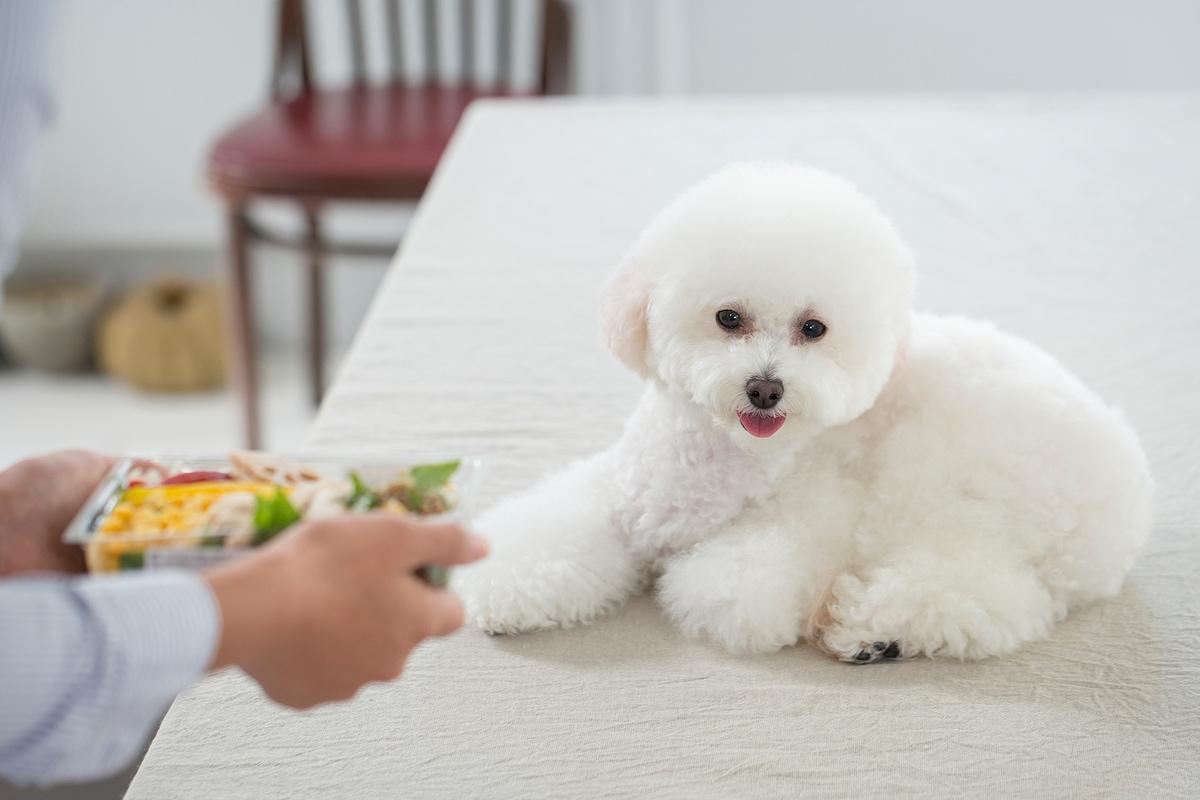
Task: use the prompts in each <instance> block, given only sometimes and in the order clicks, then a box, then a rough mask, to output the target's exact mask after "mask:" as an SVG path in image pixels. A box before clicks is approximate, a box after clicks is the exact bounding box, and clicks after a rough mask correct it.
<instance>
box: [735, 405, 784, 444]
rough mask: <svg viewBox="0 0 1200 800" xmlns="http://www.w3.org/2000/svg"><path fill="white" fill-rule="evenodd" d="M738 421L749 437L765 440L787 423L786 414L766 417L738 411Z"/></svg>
mask: <svg viewBox="0 0 1200 800" xmlns="http://www.w3.org/2000/svg"><path fill="white" fill-rule="evenodd" d="M738 421H739V422H741V423H742V427H743V428H745V429H746V432H747V433H749V434H750V435H751V436H757V437H758V438H759V439H766V438H767V437H768V436H774V435H775V433H776V431H778V430H779V429H780V428H782V427H783V423H785V422H787V414H777V415H775V416H767V415H766V414H754V413H752V412H750V411H739V412H738Z"/></svg>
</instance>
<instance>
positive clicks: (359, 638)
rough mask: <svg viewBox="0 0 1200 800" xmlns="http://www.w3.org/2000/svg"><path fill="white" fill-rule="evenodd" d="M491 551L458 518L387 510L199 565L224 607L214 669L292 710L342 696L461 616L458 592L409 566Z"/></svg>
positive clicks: (396, 670)
mask: <svg viewBox="0 0 1200 800" xmlns="http://www.w3.org/2000/svg"><path fill="white" fill-rule="evenodd" d="M486 553H487V543H486V542H484V541H483V540H482V539H480V538H478V537H476V536H473V535H471V534H468V533H467V532H465V531H464V530H462V529H461V528H458V527H456V526H451V525H424V524H420V523H415V522H410V521H408V520H406V519H404V518H398V517H394V516H390V515H384V514H370V515H363V516H346V517H336V518H332V519H324V520H319V521H315V522H311V523H302V524H300V525H298V526H297V527H296V529H295V530H293V531H291V532H289V533H288V534H287V535H285V536H281V537H280V538H279V539H278V540H276V541H275V542H274V543H272V544H271V545H269V546H267V547H265V548H263V549H262V550H261V551H259V552H257V553H255V554H253V555H251V556H248V557H246V558H244V559H242V560H239V561H236V562H233V563H231V564H228V565H225V566H222V567H219V568H217V569H214V570H211V571H210V572H208V573H206V575H205V578H206V579H207V580H208V582H209V585H210V586H211V587H212V590H213V593H214V594H215V595H216V598H217V602H218V604H219V605H220V607H221V616H222V631H221V641H220V644H219V646H218V649H217V655H216V657H215V658H214V660H213V663H212V665H211V668H212V669H219V668H221V667H225V666H231V665H237V666H240V667H241V668H242V669H243V670H244V671H245V672H246V673H247V674H248V675H250V677H252V678H254V679H255V680H256V681H258V683H259V684H260V685H261V686H262V687H263V689H264V690H265V691H266V693H267V695H268V696H269V697H271V698H272V699H273V700H276V701H277V702H279V703H283V704H284V705H288V706H292V707H293V708H309V707H311V706H314V705H317V704H318V703H325V702H330V701H335V700H348V699H350V698H351V697H353V696H354V694H355V693H356V692H357V691H358V690H359V689H360V688H362V686H363V685H365V684H367V683H370V682H373V681H389V680H393V679H395V678H397V677H399V675H400V672H401V670H402V669H403V668H404V664H405V661H406V660H407V658H408V655H409V653H410V652H411V651H412V649H413V648H414V647H416V646H417V645H418V644H419V643H420V642H421V641H422V640H423V639H425V638H427V637H430V636H445V635H447V634H449V633H452V632H454V631H455V630H457V629H458V628H459V627H460V626H461V625H462V619H463V611H462V605H461V604H460V603H459V601H458V598H456V597H455V596H454V595H452V594H450V593H449V592H446V591H444V590H441V589H434V588H432V587H430V586H428V585H427V584H426V583H425V582H424V581H422V580H421V579H420V578H418V577H416V576H415V575H414V574H413V570H415V569H417V568H418V567H421V566H424V565H426V564H439V565H444V566H450V565H454V564H468V563H470V562H472V561H476V560H478V559H480V558H482V557H483V556H484V555H486Z"/></svg>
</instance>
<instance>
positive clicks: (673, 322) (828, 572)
mask: <svg viewBox="0 0 1200 800" xmlns="http://www.w3.org/2000/svg"><path fill="white" fill-rule="evenodd" d="M913 281H914V272H913V260H912V257H911V255H910V254H909V251H908V249H907V248H906V247H905V245H904V243H903V242H902V241H901V239H900V238H899V236H898V235H897V233H896V231H895V229H894V228H893V226H892V225H891V223H890V222H889V221H888V219H887V218H886V217H884V215H883V214H882V213H881V212H880V210H879V209H878V208H877V207H876V206H875V204H874V203H872V202H871V201H870V200H868V199H867V198H866V197H864V196H863V195H862V194H861V193H859V192H858V191H857V190H856V189H855V188H854V187H853V186H851V185H850V184H849V183H848V182H846V181H845V180H842V179H840V178H838V177H835V176H832V175H829V174H826V173H823V172H820V171H817V170H813V169H808V168H803V167H798V166H791V165H784V164H743V165H735V166H732V167H730V168H728V169H725V170H723V171H722V172H719V173H718V174H716V175H714V176H713V177H711V178H709V179H708V180H705V181H703V182H701V183H700V184H698V185H697V186H695V187H693V188H692V189H690V190H689V191H687V192H686V193H685V194H683V195H682V196H681V197H679V198H678V199H677V200H676V201H675V202H673V203H672V204H671V205H670V206H669V207H668V208H667V209H666V210H664V211H663V212H662V213H661V214H660V215H659V216H658V218H657V219H655V220H654V221H653V223H652V224H651V225H650V227H649V228H648V229H647V230H646V231H645V233H644V234H643V235H642V236H641V238H640V239H639V241H638V242H637V243H636V244H635V246H634V248H633V250H632V252H631V253H630V254H629V255H628V257H627V258H626V259H625V261H624V262H623V263H622V265H621V266H620V268H619V270H618V271H617V274H616V276H615V277H614V278H613V279H612V281H611V283H610V285H609V287H608V289H607V292H606V296H605V298H604V306H603V328H604V333H605V336H606V339H607V341H608V345H609V347H610V348H611V349H612V351H613V352H614V353H615V354H616V355H617V356H618V357H619V358H620V359H621V360H622V361H623V362H624V363H625V364H627V365H628V366H629V367H630V368H632V369H634V370H636V371H637V372H638V373H639V374H641V375H642V376H644V377H645V379H646V389H645V394H644V395H643V397H642V399H641V402H640V404H639V405H638V407H637V410H636V411H635V412H634V413H633V416H632V417H631V418H630V419H629V421H628V424H627V425H626V428H625V433H624V435H623V436H622V437H621V438H620V439H619V440H618V441H617V442H616V443H615V444H614V445H612V446H611V447H610V448H609V449H607V450H605V451H604V452H602V453H599V454H598V455H596V456H594V457H592V458H590V459H587V460H586V461H582V462H579V463H576V464H574V465H573V466H571V467H570V468H568V469H566V470H565V471H563V472H562V473H560V474H556V475H554V476H552V477H550V478H549V479H547V480H546V481H544V482H543V483H542V484H541V485H539V486H537V487H535V488H534V489H532V490H531V491H529V492H527V493H525V494H522V495H518V496H516V497H513V498H510V499H508V500H506V501H504V502H502V503H500V504H499V505H498V506H497V507H495V508H494V509H492V510H491V511H490V512H488V513H487V514H485V515H484V516H483V518H481V519H480V520H479V522H478V527H479V529H480V530H481V531H482V532H483V533H484V534H486V535H488V536H489V537H490V538H491V541H492V546H493V555H492V557H491V558H490V559H488V560H487V561H486V562H484V563H482V564H480V565H478V566H476V567H472V568H468V569H465V570H463V571H462V572H461V573H460V574H459V576H458V578H457V587H458V589H459V590H460V592H461V594H462V596H463V598H464V601H465V604H466V608H467V617H468V619H469V620H471V621H474V622H475V623H477V624H478V625H479V626H481V627H482V628H483V629H484V630H486V631H488V632H491V633H518V632H522V631H532V630H537V629H540V628H549V627H555V626H561V627H566V626H570V625H574V624H577V623H583V622H587V621H589V620H592V619H593V618H595V617H596V616H597V615H600V614H603V613H605V612H607V611H609V610H611V609H613V608H614V607H616V606H617V605H618V604H620V603H621V602H622V601H623V600H625V598H627V597H628V596H629V595H630V594H631V593H634V592H638V591H640V590H642V589H643V588H645V587H647V586H648V585H649V584H651V583H655V584H656V587H657V593H658V597H659V599H660V601H661V603H662V605H663V607H664V608H665V609H666V611H667V613H668V614H669V615H670V616H671V617H672V618H673V619H674V620H675V621H676V622H677V623H678V625H679V626H680V627H681V628H682V629H683V630H684V631H685V632H686V633H688V634H690V635H696V636H704V637H707V638H709V639H711V640H713V641H714V642H716V643H718V644H720V645H721V646H723V647H725V648H727V649H728V650H730V651H733V652H750V653H761V652H767V651H772V650H776V649H778V648H781V647H786V646H789V645H793V644H795V643H796V642H798V641H800V640H801V639H807V640H808V641H810V642H811V643H812V644H814V645H816V646H817V647H820V648H821V649H823V650H825V651H826V652H828V653H830V654H832V655H833V656H835V657H837V658H839V659H842V660H844V661H849V662H854V663H869V662H872V661H877V660H880V659H890V658H898V657H912V656H917V655H928V656H935V655H936V656H949V657H955V658H984V657H987V656H994V655H998V654H1002V653H1009V652H1012V651H1013V650H1014V649H1016V648H1017V647H1019V646H1020V645H1021V644H1022V643H1023V642H1028V641H1031V640H1034V639H1039V638H1041V637H1044V636H1046V635H1047V632H1048V631H1049V630H1050V628H1051V626H1052V625H1053V624H1054V623H1055V622H1056V621H1057V620H1060V619H1062V618H1063V617H1064V616H1065V615H1066V614H1067V612H1068V611H1070V610H1071V609H1074V608H1077V607H1079V606H1081V605H1083V604H1085V603H1088V602H1090V601H1092V600H1095V599H1096V598H1100V597H1106V596H1109V595H1112V594H1114V593H1115V592H1116V591H1117V590H1118V589H1119V587H1120V586H1121V582H1122V580H1123V579H1124V577H1125V574H1126V572H1128V570H1129V568H1130V566H1131V565H1132V563H1133V561H1134V558H1135V557H1136V555H1137V553H1138V551H1139V550H1140V548H1141V547H1142V545H1143V543H1144V542H1145V540H1146V537H1147V534H1148V531H1149V527H1150V522H1151V480H1150V476H1149V474H1148V470H1147V465H1146V459H1145V456H1144V455H1143V453H1142V450H1141V447H1140V446H1139V443H1138V441H1137V438H1136V437H1135V435H1134V433H1133V432H1132V431H1131V430H1130V428H1129V427H1128V426H1127V425H1126V424H1125V423H1124V422H1123V421H1122V418H1121V416H1120V414H1119V413H1118V412H1116V411H1114V410H1113V409H1110V408H1109V407H1107V406H1106V405H1105V404H1104V403H1103V402H1102V401H1101V400H1100V398H1098V397H1097V396H1096V395H1095V394H1093V393H1092V392H1091V391H1090V390H1088V389H1087V388H1086V387H1085V386H1084V385H1083V384H1081V383H1080V382H1079V381H1078V380H1077V379H1076V378H1075V377H1073V376H1072V375H1071V374H1069V373H1068V372H1066V371H1065V370H1064V369H1063V368H1062V366H1060V365H1059V364H1058V363H1057V362H1055V360H1054V359H1053V358H1051V357H1050V356H1048V355H1046V354H1045V353H1043V352H1041V351H1040V350H1038V349H1037V348H1036V347H1034V346H1033V345H1031V344H1029V343H1028V342H1026V341H1024V340H1022V339H1019V338H1016V337H1014V336H1010V335H1007V334H1004V333H1001V332H1000V331H998V330H996V329H995V328H994V327H992V326H990V325H987V324H983V323H979V322H972V321H970V320H967V319H961V318H955V317H933V316H925V315H914V314H913V313H912V311H911V301H912V294H913ZM1097 346H1101V345H1100V344H1097Z"/></svg>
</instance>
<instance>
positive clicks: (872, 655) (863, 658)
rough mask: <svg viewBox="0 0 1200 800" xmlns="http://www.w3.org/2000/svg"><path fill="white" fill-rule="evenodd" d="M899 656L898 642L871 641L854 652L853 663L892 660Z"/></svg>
mask: <svg viewBox="0 0 1200 800" xmlns="http://www.w3.org/2000/svg"><path fill="white" fill-rule="evenodd" d="M899 657H900V643H899V642H872V643H871V646H870V647H864V648H863V649H862V650H859V651H858V652H857V653H855V654H854V660H853V663H855V664H874V663H875V662H876V661H884V660H893V659H897V658H899Z"/></svg>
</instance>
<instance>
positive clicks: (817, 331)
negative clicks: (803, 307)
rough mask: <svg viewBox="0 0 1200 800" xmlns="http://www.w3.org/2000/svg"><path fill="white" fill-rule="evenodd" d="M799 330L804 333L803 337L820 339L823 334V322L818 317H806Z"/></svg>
mask: <svg viewBox="0 0 1200 800" xmlns="http://www.w3.org/2000/svg"><path fill="white" fill-rule="evenodd" d="M800 332H801V333H803V334H804V338H805V339H810V340H812V339H820V338H821V337H822V336H824V335H825V323H824V322H821V320H819V319H806V320H804V324H803V325H801V326H800Z"/></svg>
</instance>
